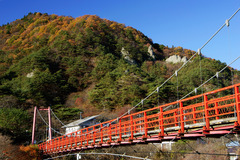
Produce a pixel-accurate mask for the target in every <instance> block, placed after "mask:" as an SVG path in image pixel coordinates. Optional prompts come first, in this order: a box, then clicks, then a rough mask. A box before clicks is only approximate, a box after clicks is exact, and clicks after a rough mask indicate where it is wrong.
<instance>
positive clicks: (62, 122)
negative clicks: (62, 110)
mask: <svg viewBox="0 0 240 160" xmlns="http://www.w3.org/2000/svg"><path fill="white" fill-rule="evenodd" d="M50 110H51V112H52V114H53V115H54V117H55V118H56V119H57V120H58V121H59V122H60V123H61V124H62V125H63V126H65V124H64V123H63V122H62V121H61V120H60V119H59V118H58V117H57V116H56V115H55V113H54V112H53V110H52V109H51V108H50Z"/></svg>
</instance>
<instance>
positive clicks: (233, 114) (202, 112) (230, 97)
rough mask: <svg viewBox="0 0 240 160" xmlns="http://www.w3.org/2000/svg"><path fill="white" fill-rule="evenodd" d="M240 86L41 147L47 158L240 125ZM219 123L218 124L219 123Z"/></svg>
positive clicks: (70, 134) (102, 124)
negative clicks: (228, 123)
mask: <svg viewBox="0 0 240 160" xmlns="http://www.w3.org/2000/svg"><path fill="white" fill-rule="evenodd" d="M239 86H240V83H239V84H236V85H232V86H229V87H225V88H221V89H217V90H214V91H211V92H207V93H204V94H200V95H196V96H193V97H189V98H186V99H183V100H179V101H176V102H172V103H168V104H164V105H161V106H158V107H154V108H151V109H147V110H144V111H141V112H137V113H132V114H128V115H126V116H123V117H122V118H119V119H113V120H110V121H107V122H103V123H101V124H97V125H94V126H91V127H88V128H84V129H81V130H79V131H76V132H73V133H69V134H67V135H64V136H60V137H57V138H54V139H52V140H50V141H46V142H44V143H41V144H39V148H40V150H42V151H43V152H44V153H45V154H48V153H54V152H62V151H66V150H72V149H77V148H82V149H84V148H91V147H94V146H97V145H109V144H110V143H119V142H127V141H128V142H131V141H132V140H133V139H134V138H136V137H139V136H140V137H142V139H147V138H148V137H149V136H150V135H151V134H157V135H158V136H159V137H160V138H161V137H164V136H165V134H166V132H178V133H184V132H185V130H186V128H194V127H203V126H204V129H205V130H210V124H211V123H215V121H218V120H222V119H227V118H233V120H234V121H237V122H238V123H240V108H239V106H240V101H239V97H240V94H239ZM216 123H217V122H216Z"/></svg>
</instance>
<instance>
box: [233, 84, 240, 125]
mask: <svg viewBox="0 0 240 160" xmlns="http://www.w3.org/2000/svg"><path fill="white" fill-rule="evenodd" d="M234 92H235V103H236V104H235V105H236V112H237V121H238V125H240V113H239V111H240V109H239V106H240V104H239V103H240V102H239V88H238V86H234Z"/></svg>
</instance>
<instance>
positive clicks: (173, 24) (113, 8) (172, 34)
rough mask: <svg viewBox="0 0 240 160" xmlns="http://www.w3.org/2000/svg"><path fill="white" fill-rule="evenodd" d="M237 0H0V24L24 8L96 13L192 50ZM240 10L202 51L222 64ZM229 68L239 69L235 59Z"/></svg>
mask: <svg viewBox="0 0 240 160" xmlns="http://www.w3.org/2000/svg"><path fill="white" fill-rule="evenodd" d="M239 7H240V1H239V0H165V1H163V0H150V1H144V0H91V1H90V0H41V1H34V0H21V1H19V0H0V25H2V24H6V23H8V22H12V21H14V20H16V19H20V18H22V17H23V16H24V15H27V14H28V13H29V12H32V13H34V12H41V13H48V14H57V15H64V16H72V17H74V18H75V17H79V16H83V15H86V14H92V15H98V16H100V17H101V18H106V19H109V20H113V21H116V22H119V23H123V24H125V25H126V26H132V27H134V28H136V29H137V30H140V31H141V32H143V33H144V34H145V35H146V36H148V37H149V38H151V39H152V40H153V42H154V43H159V44H163V45H168V46H169V47H172V46H175V47H177V46H181V47H183V48H187V49H191V50H195V51H197V49H198V48H201V47H202V45H203V44H204V43H205V42H206V41H207V40H208V39H209V38H210V37H211V36H212V35H213V34H214V33H215V32H216V31H217V30H218V29H219V28H220V27H221V26H222V25H223V24H224V22H225V20H226V19H228V18H229V17H230V16H231V15H232V14H233V13H234V12H235V11H236V10H237V9H238V8H239ZM239 28H240V12H239V13H238V14H237V15H236V16H235V17H234V18H233V19H232V21H231V22H230V27H228V28H227V27H225V28H224V29H223V30H222V31H221V32H220V33H219V34H218V35H217V36H216V37H215V38H214V39H213V41H211V42H210V43H209V44H208V45H207V46H206V47H205V48H204V49H203V50H202V53H203V55H205V56H206V57H211V58H214V59H217V60H220V61H222V62H226V63H227V64H228V63H230V62H231V61H233V60H234V59H235V58H237V56H239V55H240V52H239V48H240V44H239V42H240V41H239V37H240V30H239ZM232 67H234V68H237V69H240V60H238V61H236V62H235V63H234V64H233V65H232Z"/></svg>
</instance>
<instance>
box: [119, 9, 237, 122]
mask: <svg viewBox="0 0 240 160" xmlns="http://www.w3.org/2000/svg"><path fill="white" fill-rule="evenodd" d="M239 10H240V8H239V9H238V10H237V11H236V12H235V13H234V14H233V15H232V16H231V17H230V18H229V19H228V20H227V21H226V22H229V21H230V20H231V19H232V18H233V17H234V16H235V15H236V14H237V13H238V11H239ZM226 22H225V23H224V24H223V25H222V26H221V27H220V28H219V29H218V30H217V32H215V33H214V34H213V36H212V37H211V38H210V39H209V40H208V41H207V42H206V43H205V44H204V45H203V46H202V47H201V48H199V49H198V52H196V53H195V54H194V55H192V56H191V58H189V59H188V61H187V62H185V63H184V64H183V65H182V66H181V67H180V68H179V69H178V70H176V72H179V71H180V70H181V69H182V68H183V67H184V66H185V65H186V64H187V63H188V62H190V61H191V60H192V59H193V57H195V56H196V55H197V54H199V53H200V52H201V50H202V49H203V48H204V47H205V46H206V45H207V44H208V43H209V42H210V41H211V40H212V39H213V38H214V37H215V36H216V35H217V34H218V33H219V32H220V31H221V30H222V29H223V27H224V26H225V25H228V23H226ZM174 75H175V73H173V74H172V75H171V76H170V77H169V78H168V79H167V80H166V81H164V82H163V83H162V84H161V85H160V86H159V87H157V88H156V89H155V90H154V91H153V92H152V93H150V94H149V95H148V96H147V97H145V98H144V99H143V101H144V100H146V99H148V98H149V97H150V96H152V95H153V94H154V93H155V92H156V91H158V90H159V88H161V87H162V86H163V85H165V84H166V83H167V82H168V81H169V80H171V79H172V77H173V76H174ZM141 103H142V102H139V103H138V104H136V105H135V106H134V107H132V108H131V109H130V110H129V111H128V112H125V113H124V114H123V115H121V116H120V117H118V118H122V117H123V116H125V115H127V114H128V113H129V112H131V111H132V110H133V109H135V108H136V107H137V106H139V105H140V104H141Z"/></svg>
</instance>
